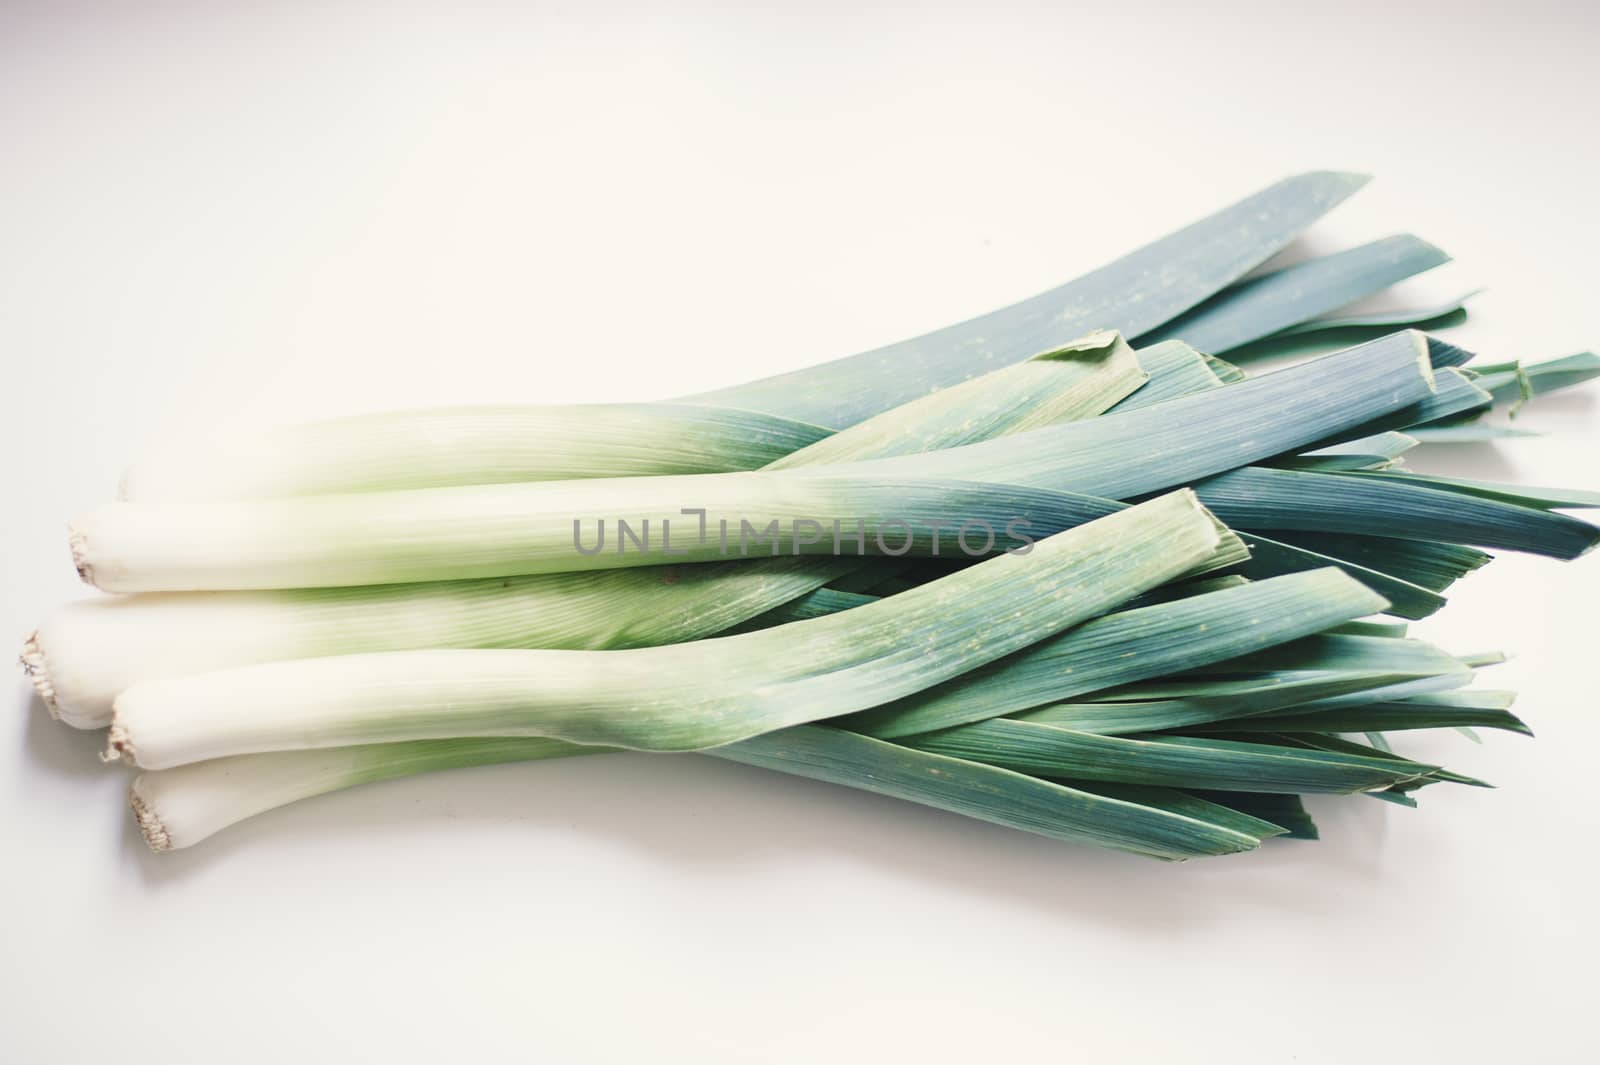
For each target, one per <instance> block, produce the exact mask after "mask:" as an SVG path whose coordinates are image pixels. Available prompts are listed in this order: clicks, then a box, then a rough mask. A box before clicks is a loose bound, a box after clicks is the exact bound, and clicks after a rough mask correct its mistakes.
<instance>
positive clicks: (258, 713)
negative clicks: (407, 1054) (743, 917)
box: [110, 492, 1221, 768]
mask: <svg viewBox="0 0 1600 1065" xmlns="http://www.w3.org/2000/svg"><path fill="white" fill-rule="evenodd" d="M1220 542H1221V535H1220V534H1219V532H1218V529H1217V527H1216V525H1215V523H1214V521H1213V520H1212V519H1211V517H1210V515H1208V514H1207V513H1206V512H1205V511H1204V510H1203V508H1201V507H1200V506H1199V505H1198V504H1197V503H1196V502H1195V501H1194V497H1193V494H1192V493H1189V492H1176V493H1173V494H1170V495H1167V496H1162V497H1160V498H1158V499H1155V500H1152V501H1150V502H1148V503H1144V504H1140V505H1139V506H1136V507H1132V508H1129V509H1127V510H1124V511H1120V512H1118V513H1115V514H1112V515H1110V516H1108V517H1106V518H1102V519H1100V520H1099V521H1095V522H1092V523H1090V524H1088V525H1085V526H1082V527H1081V528H1078V529H1073V530H1070V531H1068V532H1064V533H1061V534H1059V535H1057V536H1053V537H1050V538H1048V539H1045V540H1041V541H1039V542H1038V544H1037V545H1035V546H1034V548H1033V550H1031V551H1030V552H1028V553H1027V554H1008V555H1002V556H999V557H997V558H993V559H990V560H988V561H986V562H983V563H980V564H978V565H976V566H973V567H971V568H969V569H965V570H962V571H960V572H957V573H954V574H951V575H950V576H948V577H944V578H942V579H940V580H937V581H934V582H932V583H930V584H927V585H924V586H923V587H921V588H916V589H913V590H911V591H908V592H905V593H904V594H902V595H898V596H894V597H893V598H890V599H885V600H882V601H879V602H876V603H872V604H869V605H867V606H863V607H860V608H858V609H855V610H850V611H846V612H844V613H842V614H834V615H830V616H827V617H821V618H815V619H813V620H810V621H802V622H797V623H795V624H794V625H788V626H783V627H781V628H776V629H765V630H761V631H758V632H751V633H742V634H739V635H735V636H727V637H721V638H716V639H710V640H701V641H697V642H694V643H685V644H672V645H669V646H665V647H649V648H637V649H633V650H624V651H559V650H526V651H508V650H486V651H464V650H439V651H417V652H400V653H392V654H384V655H341V656H338V657H333V658H321V659H306V660H298V661H292V662H281V663H271V664H266V665H258V666H247V667H243V668H240V669H233V670H223V671H219V672H215V673H208V674H200V675H198V676H189V677H178V678H170V679H166V680H159V681H152V682H149V683H145V684H136V685H134V686H133V687H132V688H130V689H128V690H127V691H125V692H123V693H122V694H121V695H120V696H118V698H117V700H116V703H115V708H114V718H113V723H112V727H111V739H110V750H111V751H112V752H114V753H115V754H117V755H120V756H122V757H125V758H127V759H128V760H130V761H132V762H134V763H136V764H138V765H141V766H143V767H146V768H165V767H168V766H172V765H181V764H183V763H185V762H191V761H200V760H203V759H206V758H215V757H221V756H224V755H230V754H244V753H253V752H258V751H268V750H284V749H289V748H293V747H320V746H339V745H341V744H358V743H375V742H386V741H398V740H408V739H428V738H449V737H456V736H470V735H501V736H519V735H535V736H549V737H552V738H556V739H565V740H571V741H573V742H577V743H589V744H597V745H607V746H619V747H627V748H636V749H642V750H663V751H671V750H695V749H703V748H707V747H715V746H719V745H722V744H726V743H732V742H734V741H737V740H740V739H746V738H749V737H751V736H756V735H760V734H761V733H763V732H770V731H772V730H774V729H779V728H784V727H786V726H790V725H797V724H803V723H805V722H809V721H816V720H819V719H821V718H826V717H833V716H837V715H839V714H846V713H850V712H852V711H855V710H862V709H865V708H867V707H870V706H876V705H878V704H880V703H884V702H888V701H891V700H893V699H896V698H899V697H902V696H905V695H909V694H911V693H912V692H915V691H919V690H921V689H923V688H926V687H928V686H930V685H933V684H937V683H939V682H940V681H943V680H947V679H949V678H951V677H955V676H959V675H960V674H962V673H964V672H967V671H968V670H971V669H973V668H975V667H977V666H979V665H982V664H984V663H986V662H990V661H993V660H995V659H996V658H1001V657H1003V656H1005V655H1006V654H1009V653H1010V652H1012V651H1016V650H1020V649H1021V648H1023V647H1025V646H1027V645H1028V644H1030V643H1034V642H1036V641H1038V640H1039V639H1041V638H1043V637H1045V636H1048V635H1050V634H1051V633H1053V632H1057V631H1059V630H1061V629H1063V628H1065V627H1067V626H1069V625H1072V624H1075V623H1076V622H1079V621H1082V620H1085V619H1087V618H1090V617H1093V616H1095V615H1097V614H1101V613H1104V612H1105V611H1107V610H1109V609H1110V608H1112V607H1114V606H1115V605H1116V604H1117V603H1119V602H1121V601H1123V600H1125V599H1128V598H1129V597H1131V596H1133V595H1136V594H1137V593H1139V592H1141V591H1144V590H1145V589H1147V588H1151V587H1154V586H1155V585H1158V584H1161V583H1162V582H1164V581H1167V580H1170V579H1171V578H1173V577H1176V576H1178V575H1179V574H1181V573H1184V572H1186V571H1188V570H1191V569H1193V568H1194V567H1195V566H1196V565H1199V564H1200V563H1202V562H1204V561H1205V560H1206V559H1207V558H1209V557H1211V556H1212V555H1213V554H1214V553H1215V552H1216V550H1217V548H1218V546H1219V544H1220ZM795 648H803V649H804V653H803V654H799V655H796V654H794V653H793V652H794V649H795ZM223 707H225V708H226V712H225V713H219V712H218V711H219V708H223Z"/></svg>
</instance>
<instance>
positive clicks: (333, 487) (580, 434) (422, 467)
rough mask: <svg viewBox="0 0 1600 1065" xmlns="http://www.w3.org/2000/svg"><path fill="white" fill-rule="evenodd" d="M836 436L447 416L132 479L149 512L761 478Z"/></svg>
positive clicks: (572, 414) (739, 427)
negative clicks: (429, 491) (586, 481)
mask: <svg viewBox="0 0 1600 1065" xmlns="http://www.w3.org/2000/svg"><path fill="white" fill-rule="evenodd" d="M830 432H832V430H830V429H824V428H822V427H820V426H815V425H808V424H806V423H804V422H797V421H792V420H790V419H787V418H781V417H778V416H777V415H773V414H759V413H756V412H753V411H742V410H732V409H728V408H721V407H708V406H695V405H691V404H676V403H614V404H598V403H596V404H587V405H575V406H549V407H531V406H530V407H509V406H507V407H489V406H484V407H448V408H437V409H426V410H406V411H390V412H385V413H382V414H366V415H360V416H357V417H352V418H339V419H334V420H331V421H322V422H311V423H308V424H304V425H289V426H282V427H277V428H272V429H267V430H264V431H260V432H256V433H227V432H222V433H218V434H215V435H214V436H212V437H210V438H208V439H207V440H206V441H205V445H204V446H202V447H196V446H195V444H194V441H179V442H176V443H174V444H171V445H168V446H166V447H164V448H163V449H160V450H158V451H156V452H155V453H153V454H151V455H148V456H146V457H145V458H144V459H142V460H141V461H139V462H137V463H135V464H134V465H133V466H131V467H130V468H129V469H128V470H127V472H126V473H124V474H123V478H122V498H123V499H126V500H136V501H141V502H156V501H169V502H172V501H179V502H190V501H212V500H229V499H261V498H269V497H274V496H297V495H318V494H323V493H333V492H378V491H389V490H395V489H403V488H438V487H443V486H446V485H461V484H504V483H508V482H514V481H561V480H573V479H581V478H590V477H620V476H633V477H645V476H663V475H668V474H683V473H718V472H727V471H733V470H754V469H759V468H760V467H762V466H765V465H766V464H767V463H769V462H771V461H772V460H773V459H776V458H780V457H782V456H784V455H788V454H790V453H792V452H794V451H796V450H798V449H800V448H803V447H806V446H808V445H810V444H814V443H816V442H817V441H818V440H821V439H823V438H825V437H827V436H828V435H829V433H830Z"/></svg>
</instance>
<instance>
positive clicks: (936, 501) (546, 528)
mask: <svg viewBox="0 0 1600 1065" xmlns="http://www.w3.org/2000/svg"><path fill="white" fill-rule="evenodd" d="M1426 348H1427V346H1426V343H1425V340H1424V338H1422V337H1421V336H1420V335H1419V334H1409V333H1399V334H1395V335H1394V336H1392V337H1389V338H1386V339H1385V340H1382V341H1377V342H1375V343H1373V344H1369V345H1364V346H1363V347H1360V348H1354V349H1351V350H1350V351H1347V352H1342V353H1340V354H1338V355H1334V356H1329V357H1327V358H1324V359H1319V360H1317V361H1315V362H1311V363H1306V364H1304V365H1302V366H1297V367H1291V368H1289V369H1286V370H1281V371H1278V372H1277V373H1272V374H1267V375H1264V376H1262V377H1257V378H1253V379H1251V380H1249V381H1245V382H1242V383H1240V384H1236V385H1230V386H1227V387H1225V388H1219V389H1216V390H1214V391H1210V392H1206V393H1202V394H1198V395H1190V396H1186V397H1184V398H1181V399H1174V400H1171V401H1169V402H1167V403H1162V404H1158V405H1156V406H1153V407H1147V408H1142V409H1139V410H1132V411H1127V412H1124V413H1120V414H1111V415H1107V416H1104V417H1100V418H1094V419H1091V420H1088V421H1082V422H1070V423H1067V424H1064V425H1055V426H1050V427H1048V428H1043V429H1035V430H1032V431H1030V432H1023V433H1018V434H1015V435H1013V436H1008V437H1002V438H1000V439H997V440H990V441H986V442H983V443H977V444H969V445H966V446H964V447H955V448H950V449H947V450H943V451H937V452H934V453H931V454H927V455H902V456H895V457H889V458H876V459H869V460H866V461H862V462H855V463H849V464H843V465H837V466H834V465H829V466H808V467H802V468H797V469H793V470H783V471H773V472H768V473H761V472H754V473H725V474H703V475H691V476H684V477H642V478H613V479H605V480H598V481H593V480H591V481H557V482H536V483H527V484H517V485H494V486H481V487H463V488H438V489H426V490H418V491H409V492H374V493H365V494H360V495H347V496H321V497H307V498H300V499H287V500H272V501H260V502H255V501H252V502H244V503H226V504H223V503H212V504H200V503H195V504H179V503H174V504H158V503H147V504H139V503H116V504H111V505H109V506H106V507H102V508H100V509H99V510H96V511H93V512H91V513H90V514H89V515H87V516H86V517H84V518H82V519H80V520H79V522H77V523H76V524H75V526H74V530H73V535H72V547H73V556H74V559H75V561H76V563H77V566H78V569H79V572H80V573H81V574H83V575H84V577H85V579H87V580H89V581H90V582H91V583H94V584H95V585H97V586H98V587H100V588H102V589H104V590H106V591H129V592H131V591H203V590H221V589H228V588H274V587H279V588H281V587H297V586H306V585H327V586H342V585H350V584H382V583H391V582H403V581H419V580H447V579H460V578H468V577H493V576H510V575H514V574H520V573H537V572H560V571H570V570H579V569H602V568H607V569H609V568H620V567H626V566H638V565H644V564H647V563H650V562H656V563H659V562H661V561H663V560H665V558H666V557H667V556H666V555H665V554H664V552H663V549H662V541H663V539H667V540H670V529H671V525H670V523H671V522H673V521H674V520H676V521H678V522H679V524H678V526H677V528H678V529H679V539H678V540H677V541H676V543H677V547H678V549H679V550H681V551H682V552H683V560H684V561H690V560H716V559H718V558H726V557H727V554H726V552H727V550H728V548H727V547H726V544H725V541H723V540H722V538H721V537H720V536H717V535H712V536H705V535H704V531H705V529H706V528H707V527H709V528H711V529H718V530H720V529H721V528H722V527H723V526H722V522H728V523H729V527H731V528H733V529H735V530H736V531H740V532H742V530H743V529H744V527H745V524H746V523H748V525H749V526H750V527H751V528H752V529H765V528H766V527H767V526H768V524H769V523H770V522H776V523H777V528H778V532H779V537H778V538H777V540H776V541H775V542H774V543H773V545H772V547H773V553H778V552H779V551H787V550H793V549H799V548H801V547H802V546H803V545H801V544H800V543H799V542H798V541H800V539H801V537H800V536H799V534H798V527H799V523H802V522H810V523H815V524H819V525H822V526H823V527H824V528H826V527H827V526H826V525H825V524H823V523H829V522H832V521H834V520H838V521H840V522H841V523H842V524H843V525H844V526H845V527H848V526H849V525H852V524H854V523H855V521H856V520H857V519H860V520H862V521H863V522H866V523H867V526H866V533H867V534H870V535H868V536H866V537H865V539H867V540H871V541H876V540H877V539H878V537H877V532H878V531H879V530H880V529H881V528H884V527H887V526H888V524H889V522H887V521H886V520H885V519H886V518H893V519H899V521H900V522H902V523H905V524H909V525H910V526H911V527H912V530H913V532H916V531H918V530H923V529H927V530H929V531H932V530H933V528H934V526H936V525H938V524H940V523H944V524H946V525H947V526H948V525H949V523H951V522H957V523H965V522H968V521H973V522H977V521H983V522H986V523H988V524H989V525H990V526H991V527H992V528H995V529H1003V528H1005V527H1006V526H1007V525H1008V524H1010V522H1011V521H1012V520H1013V519H1014V518H1017V517H1023V518H1026V519H1027V520H1029V521H1033V520H1035V518H1037V520H1038V521H1039V522H1040V523H1041V524H1042V525H1043V526H1044V527H1045V528H1049V529H1059V528H1064V527H1067V526H1069V525H1071V524H1074V523H1076V522H1079V521H1083V520H1088V519H1089V518H1092V517H1094V516H1097V515H1098V514H1103V513H1105V512H1106V510H1107V507H1108V504H1107V503H1106V502H1105V500H1103V499H1099V498H1096V497H1102V496H1103V497H1110V498H1118V497H1127V496H1134V495H1140V494H1144V493H1149V492H1154V491H1158V490H1160V489H1163V488H1170V487H1175V486H1177V485H1181V484H1185V483H1187V482H1189V481H1191V480H1195V479H1198V478H1202V477H1206V476H1209V475H1211V474H1215V473H1218V472H1220V471H1223V470H1227V469H1232V468H1234V467H1236V466H1240V465H1244V464H1246V463H1249V462H1253V461H1257V460H1259V459H1263V458H1267V457H1270V456H1272V455H1276V454H1281V453H1283V452H1286V451H1291V450H1294V449H1295V448H1297V447H1299V446H1303V445H1306V444H1309V443H1311V442H1313V441H1322V440H1324V439H1326V438H1328V437H1330V436H1333V435H1335V434H1337V433H1339V432H1340V431H1341V430H1348V429H1350V428H1351V427H1353V426H1356V425H1361V424H1366V423H1368V422H1371V421H1373V420H1374V419H1376V418H1381V417H1382V416H1384V415H1385V414H1387V413H1391V412H1394V411H1397V410H1402V409H1406V408H1409V407H1414V406H1415V405H1416V404H1418V403H1419V402H1420V401H1422V400H1423V399H1424V398H1425V397H1428V396H1431V395H1432V393H1433V376H1432V371H1431V369H1430V368H1429V366H1428V362H1427V350H1426ZM1333 388H1337V389H1339V393H1338V395H1337V396H1335V395H1330V394H1329V391H1328V390H1330V389H1333ZM1199 433H1204V434H1205V439H1206V446H1205V447H1203V448H1200V447H1196V446H1194V445H1195V439H1196V435H1197V434H1199ZM930 477H933V478H942V479H943V478H948V479H950V480H954V481H975V482H979V481H995V482H1001V483H1003V484H1005V485H1007V486H1016V487H1007V488H1005V489H1004V490H999V489H993V488H990V489H985V488H984V487H982V486H981V485H978V484H972V485H954V484H949V483H947V482H942V481H922V480H918V479H920V478H930ZM1024 487H1032V488H1038V489H1046V490H1052V491H1054V492H1055V494H1053V495H1048V496H1047V495H1043V494H1032V495H1030V494H1026V493H1023V492H1021V491H1020V488H1024ZM1069 493H1071V494H1069ZM691 508H692V509H696V510H702V509H703V510H704V511H705V512H706V521H707V522H708V523H709V525H708V526H702V527H700V533H701V535H700V537H699V538H698V539H691V537H690V535H688V534H689V529H690V528H692V527H693V526H689V525H687V523H686V521H685V518H684V511H685V510H687V509H691ZM1030 511H1031V513H1030ZM607 518H610V519H611V520H613V521H615V520H626V521H627V522H628V523H629V526H630V528H631V529H633V530H636V531H637V530H640V529H643V528H645V527H646V526H645V523H646V522H649V523H650V526H651V527H654V528H655V529H656V530H657V537H656V545H657V546H656V548H655V550H648V549H641V550H635V551H632V552H629V551H625V550H615V551H613V550H596V551H595V553H593V554H585V553H583V551H580V550H578V549H576V547H577V545H575V543H574V540H575V539H578V529H579V527H580V526H581V524H582V523H583V522H584V521H588V522H592V523H598V522H599V521H601V520H605V519H607ZM664 523H665V524H664ZM809 528H810V526H808V529H809ZM595 532H596V534H598V525H597V524H596V525H595ZM596 539H598V535H596ZM957 540H958V536H957V535H956V531H955V530H954V529H947V532H946V536H945V540H944V544H945V546H946V549H947V550H949V551H950V553H952V554H954V553H955V549H956V548H957V542H956V541H957ZM612 542H613V545H614V546H617V547H619V548H620V547H621V546H622V545H623V541H622V540H620V539H614V540H613V541H612ZM586 543H588V544H590V546H593V544H594V541H593V540H591V541H586ZM646 543H648V538H647V539H646ZM636 545H637V541H636ZM810 547H811V549H812V550H819V551H825V550H827V549H828V545H826V544H824V543H823V540H822V535H821V534H820V533H818V534H817V536H816V542H815V543H813V544H811V545H810ZM912 547H913V548H914V549H920V550H927V549H929V548H926V547H924V546H923V542H922V541H914V542H913V543H912ZM930 547H931V544H930Z"/></svg>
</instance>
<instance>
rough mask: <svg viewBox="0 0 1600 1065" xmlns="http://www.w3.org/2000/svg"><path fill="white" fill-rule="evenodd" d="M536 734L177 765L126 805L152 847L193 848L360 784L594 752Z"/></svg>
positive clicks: (152, 776)
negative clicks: (282, 809)
mask: <svg viewBox="0 0 1600 1065" xmlns="http://www.w3.org/2000/svg"><path fill="white" fill-rule="evenodd" d="M605 751H606V748H604V747H583V746H580V745H578V744H575V743H564V742H562V741H561V740H551V739H544V738H542V737H537V736H534V737H523V738H517V739H508V738H504V737H501V738H493V739H482V738H468V739H458V740H429V741H419V742H414V743H380V744H371V745H364V746H352V747H327V748H323V749H321V750H313V751H275V752H273V753H271V754H247V755H240V756H237V757H234V758H214V759H212V760H211V761H208V762H197V763H195V764H193V765H185V766H179V767H177V768H176V769H168V770H165V771H163V772H159V773H141V774H140V775H139V776H138V777H136V778H135V779H134V782H133V786H132V789H131V790H130V792H129V804H130V805H131V806H132V807H133V813H134V817H135V818H136V819H137V820H138V823H139V831H140V833H141V834H142V835H143V836H144V839H145V842H146V843H148V844H149V845H150V848H151V849H152V850H157V851H167V850H176V849H178V848H181V847H189V846H193V845H194V844H196V843H199V842H200V841H201V840H203V839H206V838H208V837H210V836H211V835H213V834H215V833H216V832H218V831H220V830H222V829H224V828H227V827H228V826H229V825H232V824H236V823H237V822H239V821H242V820H244V819H245V818H247V817H254V816H255V815H256V814H259V813H264V812H266V811H267V810H271V809H274V808H276V807H279V806H284V805H287V804H288V803H291V802H297V801H299V800H301V799H308V798H310V797H311V796H313V795H324V794H326V793H328V792H330V791H338V790H340V789H342V788H351V787H355V786H357V785H359V784H370V783H373V782H374V781H379V780H388V779H390V778H392V777H403V776H410V775H412V774H414V773H424V772H431V771H433V770H439V769H450V768H456V767H460V766H470V765H493V764H496V763H501V762H528V761H537V760H541V759H545V758H565V757H570V756H573V755H580V754H600V753H603V752H605Z"/></svg>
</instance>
